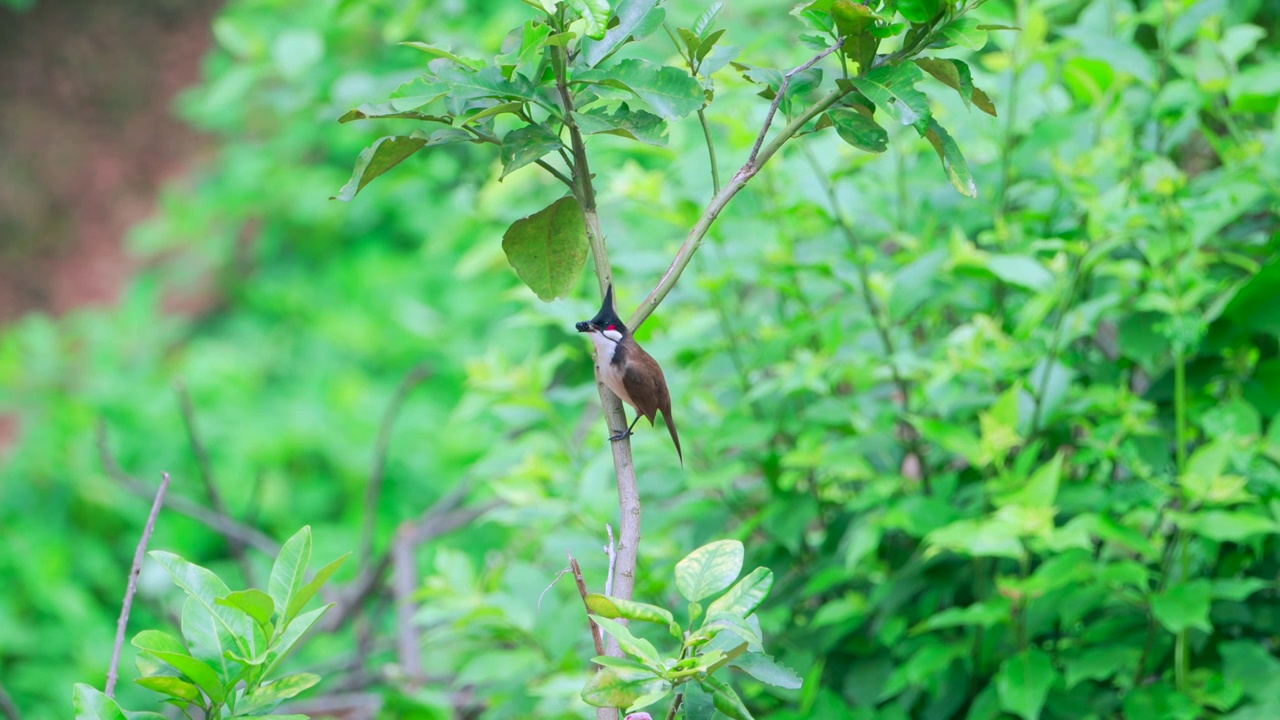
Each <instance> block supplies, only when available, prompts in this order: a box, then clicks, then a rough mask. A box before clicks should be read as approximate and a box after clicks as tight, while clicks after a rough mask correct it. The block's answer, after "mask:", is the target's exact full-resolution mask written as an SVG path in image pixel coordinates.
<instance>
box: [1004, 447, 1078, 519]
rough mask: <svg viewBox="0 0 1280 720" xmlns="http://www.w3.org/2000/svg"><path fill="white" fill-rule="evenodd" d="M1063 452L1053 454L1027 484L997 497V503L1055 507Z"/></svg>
mask: <svg viewBox="0 0 1280 720" xmlns="http://www.w3.org/2000/svg"><path fill="white" fill-rule="evenodd" d="M1062 460H1063V458H1062V453H1058V454H1057V455H1054V456H1053V459H1052V460H1050V461H1049V462H1047V463H1045V464H1044V465H1041V466H1040V468H1039V469H1038V470H1036V471H1035V473H1033V474H1032V475H1031V478H1030V479H1028V480H1027V482H1026V484H1025V485H1023V486H1022V487H1020V488H1018V489H1017V490H1016V491H1015V492H1012V493H1010V494H1008V495H1005V496H1003V497H999V498H996V499H995V501H994V502H995V505H996V506H998V507H1004V506H1006V505H1021V506H1023V507H1053V504H1054V502H1055V501H1056V500H1057V497H1058V484H1059V482H1060V481H1061V479H1062Z"/></svg>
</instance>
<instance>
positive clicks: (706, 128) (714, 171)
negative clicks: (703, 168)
mask: <svg viewBox="0 0 1280 720" xmlns="http://www.w3.org/2000/svg"><path fill="white" fill-rule="evenodd" d="M698 122H699V123H701V124H702V137H703V138H705V139H706V141H707V159H708V161H709V162H710V164H711V190H712V192H713V193H714V194H716V195H719V194H720V168H719V167H718V166H717V165H716V143H715V141H714V140H713V139H712V138H711V125H709V124H708V123H707V113H706V110H705V109H699V110H698Z"/></svg>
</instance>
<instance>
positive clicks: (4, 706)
mask: <svg viewBox="0 0 1280 720" xmlns="http://www.w3.org/2000/svg"><path fill="white" fill-rule="evenodd" d="M0 711H3V712H4V716H5V717H6V718H8V720H22V714H21V713H19V712H18V706H17V704H16V703H14V702H13V698H12V697H10V696H9V693H8V691H6V690H5V689H4V685H0Z"/></svg>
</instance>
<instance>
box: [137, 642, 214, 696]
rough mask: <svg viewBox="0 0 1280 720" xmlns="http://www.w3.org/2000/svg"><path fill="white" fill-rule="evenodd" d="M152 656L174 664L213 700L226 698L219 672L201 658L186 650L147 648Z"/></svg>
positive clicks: (175, 667) (176, 668)
mask: <svg viewBox="0 0 1280 720" xmlns="http://www.w3.org/2000/svg"><path fill="white" fill-rule="evenodd" d="M145 652H147V653H148V654H150V655H151V656H152V657H154V658H156V659H157V660H160V661H162V662H165V663H168V664H169V665H171V666H173V668H174V669H175V670H177V671H178V672H180V673H182V674H183V675H184V676H185V677H186V678H187V679H189V680H191V682H193V683H195V684H196V685H197V686H198V687H199V688H200V689H201V690H203V691H204V694H205V695H208V696H209V699H210V700H212V701H213V702H216V703H220V702H222V701H223V700H225V699H226V689H225V688H224V687H223V686H222V680H221V679H220V678H219V677H218V672H217V671H216V670H214V669H213V668H212V667H210V666H209V665H208V664H206V663H204V662H203V661H201V660H197V659H196V658H193V657H191V656H190V655H187V654H186V653H185V652H183V653H176V652H165V651H162V650H146V651H145Z"/></svg>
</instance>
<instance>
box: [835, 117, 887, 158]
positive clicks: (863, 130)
mask: <svg viewBox="0 0 1280 720" xmlns="http://www.w3.org/2000/svg"><path fill="white" fill-rule="evenodd" d="M826 117H828V118H830V119H831V124H832V125H833V126H835V129H836V133H837V134H838V135H839V136H840V139H841V140H844V141H845V142H846V143H848V144H850V145H852V146H853V147H856V148H858V149H859V150H863V151H865V152H871V153H882V152H884V151H885V150H888V149H889V133H888V132H887V131H885V129H884V128H882V127H880V124H879V123H877V122H876V121H875V120H873V119H871V118H869V117H867V116H866V115H863V114H861V113H858V112H854V111H853V110H849V109H847V108H834V109H832V110H830V111H828V112H827V115H826Z"/></svg>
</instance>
